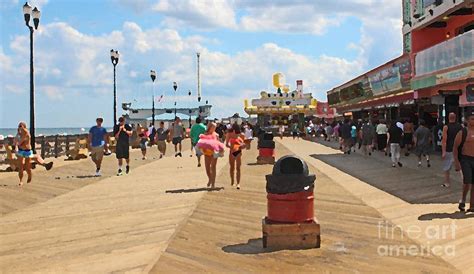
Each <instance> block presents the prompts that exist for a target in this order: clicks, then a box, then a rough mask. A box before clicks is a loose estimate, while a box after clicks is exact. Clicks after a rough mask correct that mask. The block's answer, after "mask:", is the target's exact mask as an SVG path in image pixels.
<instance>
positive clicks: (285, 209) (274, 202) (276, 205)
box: [267, 191, 314, 223]
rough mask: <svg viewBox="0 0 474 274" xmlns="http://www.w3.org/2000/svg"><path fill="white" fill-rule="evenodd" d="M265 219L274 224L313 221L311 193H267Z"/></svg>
mask: <svg viewBox="0 0 474 274" xmlns="http://www.w3.org/2000/svg"><path fill="white" fill-rule="evenodd" d="M267 217H268V219H270V220H272V221H276V222H284V223H300V222H307V221H312V220H313V219H314V194H313V191H301V192H295V193H288V194H272V193H267Z"/></svg>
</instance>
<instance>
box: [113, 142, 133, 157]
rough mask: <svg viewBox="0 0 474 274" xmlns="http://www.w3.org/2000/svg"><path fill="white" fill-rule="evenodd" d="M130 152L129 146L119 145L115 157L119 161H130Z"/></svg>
mask: <svg viewBox="0 0 474 274" xmlns="http://www.w3.org/2000/svg"><path fill="white" fill-rule="evenodd" d="M129 150H130V149H129V146H128V144H124V143H117V146H116V147H115V156H116V157H117V159H128V158H129V157H130V152H129Z"/></svg>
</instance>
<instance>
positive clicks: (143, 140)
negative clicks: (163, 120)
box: [138, 128, 149, 160]
mask: <svg viewBox="0 0 474 274" xmlns="http://www.w3.org/2000/svg"><path fill="white" fill-rule="evenodd" d="M138 138H140V150H141V151H142V160H146V146H147V144H148V140H149V138H148V131H147V130H146V129H145V128H141V129H140V132H139V133H138Z"/></svg>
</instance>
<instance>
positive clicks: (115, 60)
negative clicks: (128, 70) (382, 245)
mask: <svg viewBox="0 0 474 274" xmlns="http://www.w3.org/2000/svg"><path fill="white" fill-rule="evenodd" d="M119 57H120V53H119V52H118V51H117V50H113V49H111V50H110V60H111V61H112V65H114V125H116V124H117V84H116V77H115V67H116V66H117V64H118V62H119Z"/></svg>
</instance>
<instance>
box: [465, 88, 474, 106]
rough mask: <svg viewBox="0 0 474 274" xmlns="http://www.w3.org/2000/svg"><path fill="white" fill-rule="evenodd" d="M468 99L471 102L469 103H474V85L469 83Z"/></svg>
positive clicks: (467, 89)
mask: <svg viewBox="0 0 474 274" xmlns="http://www.w3.org/2000/svg"><path fill="white" fill-rule="evenodd" d="M466 100H467V101H468V102H469V103H473V102H474V85H468V86H467V87H466Z"/></svg>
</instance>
